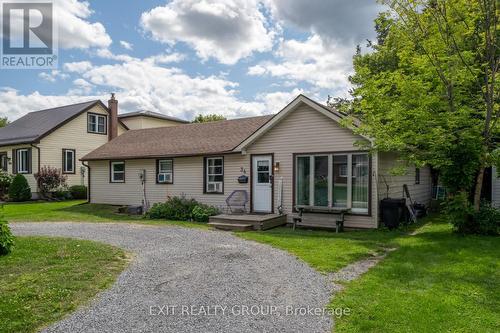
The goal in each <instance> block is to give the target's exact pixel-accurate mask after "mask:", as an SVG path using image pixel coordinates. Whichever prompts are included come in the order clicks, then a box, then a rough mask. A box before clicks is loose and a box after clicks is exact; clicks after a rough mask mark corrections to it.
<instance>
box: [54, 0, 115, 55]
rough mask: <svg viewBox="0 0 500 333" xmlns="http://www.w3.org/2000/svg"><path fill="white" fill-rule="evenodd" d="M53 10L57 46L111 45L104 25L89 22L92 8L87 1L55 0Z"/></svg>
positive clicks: (68, 47) (81, 47)
mask: <svg viewBox="0 0 500 333" xmlns="http://www.w3.org/2000/svg"><path fill="white" fill-rule="evenodd" d="M54 11H55V15H54V16H55V20H57V22H56V23H57V25H58V26H59V47H62V48H67V49H70V48H79V49H84V48H89V47H108V46H109V45H111V42H112V41H111V37H110V36H109V35H108V34H107V32H106V29H105V28H104V25H103V24H102V23H100V22H94V23H91V22H89V18H90V16H91V15H92V10H91V9H90V4H89V3H88V2H87V1H82V2H80V1H77V0H57V1H55V2H54Z"/></svg>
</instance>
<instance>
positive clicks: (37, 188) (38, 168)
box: [30, 143, 40, 192]
mask: <svg viewBox="0 0 500 333" xmlns="http://www.w3.org/2000/svg"><path fill="white" fill-rule="evenodd" d="M30 146H31V147H33V148H35V149H36V150H37V151H38V163H37V164H38V165H37V170H38V173H40V147H38V146H37V145H34V144H32V143H30ZM36 190H37V192H40V188H39V186H38V182H36Z"/></svg>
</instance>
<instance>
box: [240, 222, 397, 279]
mask: <svg viewBox="0 0 500 333" xmlns="http://www.w3.org/2000/svg"><path fill="white" fill-rule="evenodd" d="M406 232H407V230H405V231H388V230H366V231H348V232H344V233H338V234H336V233H335V232H332V231H319V230H307V229H297V230H295V231H294V230H292V229H291V228H285V227H281V228H275V229H271V230H266V231H251V232H240V233H237V234H238V236H240V237H242V238H245V239H249V240H254V241H258V242H260V243H265V244H268V245H271V246H274V247H276V248H279V249H282V250H286V251H288V252H290V253H292V254H294V255H295V256H297V257H298V258H300V259H302V260H304V261H305V262H307V263H308V264H309V265H311V266H312V267H313V268H315V269H316V270H318V271H320V272H323V273H331V272H335V271H338V270H339V269H341V268H343V267H345V266H347V265H348V264H350V263H352V262H355V261H357V260H360V259H362V258H366V257H368V256H371V255H375V254H379V253H380V252H382V251H383V250H384V249H385V248H388V247H394V246H396V245H397V243H396V239H397V238H398V237H402V236H403V235H405V234H406Z"/></svg>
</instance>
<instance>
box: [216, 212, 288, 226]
mask: <svg viewBox="0 0 500 333" xmlns="http://www.w3.org/2000/svg"><path fill="white" fill-rule="evenodd" d="M209 222H210V223H221V224H247V225H251V226H253V228H254V229H255V230H266V229H271V228H274V227H277V226H279V225H284V224H286V215H278V214H263V215H257V214H242V215H228V214H221V215H216V216H210V218H209Z"/></svg>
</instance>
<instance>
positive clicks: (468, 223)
mask: <svg viewBox="0 0 500 333" xmlns="http://www.w3.org/2000/svg"><path fill="white" fill-rule="evenodd" d="M445 214H446V218H447V219H448V222H450V223H451V224H452V225H453V229H454V230H455V231H456V232H458V233H461V234H482V235H498V234H500V211H499V210H498V209H495V208H494V207H492V206H491V205H490V204H489V203H487V202H482V203H481V208H480V209H479V211H478V212H474V210H473V208H472V206H471V204H470V202H469V200H467V194H466V193H460V194H458V195H455V196H454V197H452V198H449V199H448V201H447V202H446V205H445Z"/></svg>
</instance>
